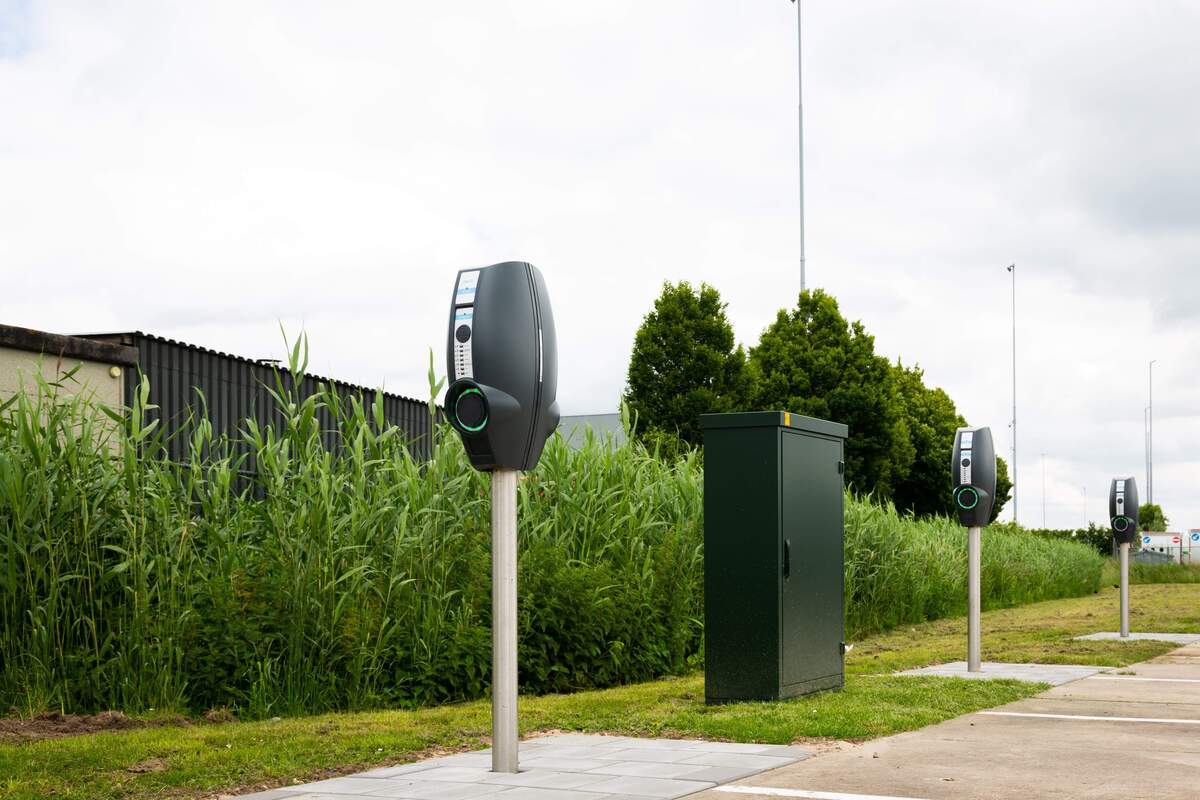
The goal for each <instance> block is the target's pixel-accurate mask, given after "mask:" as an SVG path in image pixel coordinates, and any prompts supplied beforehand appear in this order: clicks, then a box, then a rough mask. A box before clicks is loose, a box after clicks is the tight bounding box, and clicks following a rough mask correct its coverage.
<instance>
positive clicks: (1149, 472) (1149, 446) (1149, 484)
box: [1146, 361, 1155, 503]
mask: <svg viewBox="0 0 1200 800" xmlns="http://www.w3.org/2000/svg"><path fill="white" fill-rule="evenodd" d="M1154 364H1155V362H1154V361H1151V362H1150V407H1149V409H1147V412H1146V413H1147V416H1148V417H1149V419H1150V427H1149V429H1148V430H1147V433H1146V502H1147V503H1153V502H1154Z"/></svg>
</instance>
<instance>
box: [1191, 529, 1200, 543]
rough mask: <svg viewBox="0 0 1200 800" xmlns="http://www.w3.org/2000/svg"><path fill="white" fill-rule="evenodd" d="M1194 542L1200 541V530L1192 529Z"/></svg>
mask: <svg viewBox="0 0 1200 800" xmlns="http://www.w3.org/2000/svg"><path fill="white" fill-rule="evenodd" d="M1192 542H1193V543H1194V542H1200V531H1192Z"/></svg>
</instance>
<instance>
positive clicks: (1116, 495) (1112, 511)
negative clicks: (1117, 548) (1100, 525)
mask: <svg viewBox="0 0 1200 800" xmlns="http://www.w3.org/2000/svg"><path fill="white" fill-rule="evenodd" d="M1138 508H1139V506H1138V490H1137V481H1136V480H1135V479H1134V478H1133V477H1132V476H1130V477H1128V478H1113V480H1112V485H1111V486H1109V489H1108V519H1109V524H1110V525H1112V533H1113V541H1114V542H1116V543H1117V544H1131V543H1132V542H1133V539H1134V537H1135V536H1137V532H1138Z"/></svg>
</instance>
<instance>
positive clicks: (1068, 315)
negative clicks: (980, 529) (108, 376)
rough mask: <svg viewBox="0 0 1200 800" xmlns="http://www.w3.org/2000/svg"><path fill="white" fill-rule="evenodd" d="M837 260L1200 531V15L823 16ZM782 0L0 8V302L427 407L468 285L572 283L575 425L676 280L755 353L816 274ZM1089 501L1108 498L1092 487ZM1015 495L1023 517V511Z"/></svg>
mask: <svg viewBox="0 0 1200 800" xmlns="http://www.w3.org/2000/svg"><path fill="white" fill-rule="evenodd" d="M804 13H805V31H804V36H805V39H804V68H805V87H804V100H805V103H804V105H805V142H806V161H805V164H806V172H807V186H806V198H807V206H808V225H807V230H808V242H807V252H808V275H809V283H810V286H816V287H822V288H824V289H826V290H827V291H829V292H831V293H832V294H833V295H835V296H836V297H837V298H838V300H839V301H840V303H841V307H842V310H843V312H844V313H845V314H846V315H847V316H848V317H850V318H852V319H861V320H863V321H864V323H865V324H866V326H867V328H868V330H870V331H871V332H872V333H873V334H874V335H875V337H876V348H877V350H878V351H879V352H881V353H883V354H885V355H887V356H888V357H890V358H897V357H899V358H902V359H903V360H904V361H905V363H918V364H920V365H921V366H922V367H924V368H925V370H926V379H927V381H928V382H930V383H931V384H934V385H939V386H942V387H944V388H945V389H946V390H947V391H948V392H949V393H950V395H951V396H952V397H953V398H954V400H955V401H956V402H957V404H958V407H959V409H960V411H961V412H962V413H963V414H964V415H965V416H966V417H967V419H968V420H969V421H970V423H971V424H973V425H990V426H991V427H992V430H993V432H994V434H995V436H996V443H997V450H998V451H999V452H1002V453H1003V454H1004V455H1005V456H1006V457H1007V456H1009V455H1010V453H1009V448H1010V447H1011V433H1010V430H1009V426H1008V423H1009V420H1010V418H1011V413H1012V409H1011V402H1012V373H1011V335H1012V329H1011V316H1010V314H1011V299H1012V298H1011V294H1010V291H1011V288H1010V283H1009V274H1008V273H1007V272H1006V271H1005V266H1006V265H1007V264H1009V263H1013V262H1015V263H1016V264H1017V288H1016V302H1017V325H1018V336H1017V362H1018V364H1017V368H1018V374H1017V402H1018V411H1017V413H1018V425H1019V428H1018V430H1019V434H1020V437H1019V441H1018V452H1019V456H1020V458H1019V462H1018V466H1019V472H1018V479H1019V486H1020V494H1019V501H1020V517H1021V521H1022V522H1023V523H1026V524H1030V525H1040V524H1041V521H1042V502H1043V494H1042V458H1041V454H1042V453H1045V475H1046V493H1045V509H1046V510H1045V515H1046V522H1047V523H1048V524H1049V525H1051V526H1074V525H1078V524H1080V523H1082V522H1083V520H1084V518H1085V513H1086V516H1087V518H1090V519H1092V520H1097V521H1101V520H1104V519H1106V517H1107V490H1108V481H1109V479H1110V478H1111V477H1112V476H1114V475H1117V474H1120V475H1126V474H1134V475H1136V476H1137V477H1138V480H1139V483H1140V484H1142V489H1143V495H1144V492H1145V485H1144V484H1145V480H1144V478H1145V460H1144V436H1143V410H1144V408H1145V407H1146V405H1147V362H1148V360H1149V359H1151V358H1156V359H1158V363H1157V365H1156V366H1155V368H1154V387H1155V451H1156V458H1155V479H1156V480H1155V499H1156V500H1157V501H1158V502H1160V503H1162V504H1163V505H1164V506H1165V510H1166V512H1167V515H1168V516H1169V517H1170V518H1171V520H1172V523H1173V524H1172V528H1173V529H1176V530H1184V529H1186V528H1188V527H1200V407H1198V403H1200V398H1198V396H1197V382H1196V374H1197V368H1196V367H1197V364H1200V316H1198V313H1197V310H1198V309H1200V47H1198V46H1197V35H1198V34H1197V31H1200V4H1198V3H1195V2H1184V1H1183V0H1154V2H1148V3H1130V2H1128V0H1120V1H1117V0H1087V1H1086V2H1085V1H1084V0H1078V1H1073V0H1070V1H1069V0H1056V2H1053V3H1042V2H1026V3H1013V2H1011V0H1010V1H1009V2H999V0H988V1H987V2H985V1H983V0H974V2H971V3H963V2H961V0H941V1H935V0H905V1H904V2H899V1H898V0H895V1H885V0H856V2H853V3H835V2H829V1H826V2H812V1H811V0H810V1H809V2H807V3H806V5H805V9H804ZM795 64H796V32H795V7H794V6H793V5H792V4H791V3H788V2H786V1H785V0H755V1H754V2H751V1H750V0H737V2H731V1H730V0H725V1H724V2H718V0H703V1H701V0H654V2H633V0H605V1H604V2H593V3H567V2H562V0H512V1H511V2H504V1H503V0H489V1H488V2H483V1H482V0H466V2H457V3H427V2H414V1H413V0H408V1H407V2H375V3H353V2H344V3H337V4H330V3H322V2H278V3H266V2H263V3H242V2H228V3H216V2H206V3H160V2H150V0H145V2H139V3H122V2H96V1H95V0H87V1H86V2H78V3H69V2H55V3H36V2H26V1H25V0H0V273H2V275H3V278H4V284H3V286H4V288H3V290H2V291H0V322H4V323H7V324H12V325H22V326H27V327H33V328H39V329H43V330H50V331H54V332H63V333H78V332H93V331H114V330H142V331H146V332H150V333H155V334H159V335H162V336H168V337H172V338H177V339H182V340H184V341H187V342H192V343H195V344H200V345H204V346H207V347H212V348H216V349H220V350H225V351H229V352H233V353H237V354H240V355H245V356H251V357H264V356H278V355H280V354H281V351H282V344H281V338H280V332H279V325H280V323H282V324H283V326H284V327H285V328H286V329H287V330H288V332H289V333H293V334H294V333H297V332H299V331H300V330H301V329H303V330H306V331H307V332H308V334H309V336H310V337H311V341H312V368H313V369H314V371H317V372H320V373H322V374H325V375H328V376H333V377H338V378H342V379H346V380H351V381H356V382H360V383H365V384H368V385H375V386H377V385H380V384H383V385H385V386H386V388H388V389H389V390H392V391H396V392H400V393H403V394H408V395H413V396H417V397H425V396H426V395H427V388H426V386H427V383H426V379H425V371H426V368H427V360H428V351H429V349H430V348H433V351H434V354H435V358H436V362H437V364H438V367H439V370H441V368H442V366H441V365H442V364H443V363H444V349H443V348H444V341H443V340H444V336H445V329H446V313H447V306H448V300H449V295H450V292H451V289H452V286H451V284H452V280H453V276H454V273H455V272H456V271H457V270H458V269H461V268H463V267H467V266H478V265H485V264H489V263H494V262H497V261H504V260H509V259H520V260H527V261H531V262H532V263H534V264H537V265H538V266H539V267H540V268H541V269H542V271H543V272H544V273H545V275H546V279H547V283H548V285H549V288H550V291H551V296H552V298H553V301H554V310H555V318H556V321H557V325H558V332H559V352H560V363H561V365H562V366H561V371H560V376H559V397H560V402H561V405H562V407H563V410H564V412H566V413H585V412H601V411H610V410H613V409H615V408H616V404H617V398H618V395H619V393H620V391H621V389H622V387H623V385H624V378H625V370H626V366H627V361H628V357H629V351H630V347H631V344H632V340H633V334H634V331H635V329H636V327H637V325H638V323H639V322H640V320H641V318H642V316H643V315H644V314H645V313H646V311H647V310H648V308H649V306H650V304H651V302H652V301H653V299H654V297H655V295H656V294H657V293H658V291H659V289H660V287H661V284H662V282H663V281H666V280H669V281H675V280H681V279H686V280H690V281H693V282H699V281H707V282H708V283H711V284H712V285H714V286H716V287H717V288H718V289H719V290H720V291H721V293H722V295H723V296H724V298H725V299H726V300H727V301H728V303H729V314H730V317H731V319H732V320H733V322H734V326H735V328H736V331H737V335H738V338H739V340H740V341H741V342H743V343H745V344H746V345H747V346H750V345H753V344H754V343H755V342H756V341H757V339H758V336H759V334H760V333H761V332H762V330H763V328H764V327H765V326H766V325H768V324H769V323H770V322H771V320H772V319H773V318H774V315H775V312H776V311H777V310H778V309H779V308H781V307H784V306H789V305H793V304H794V302H795V297H796V293H797V291H798V288H799V269H798V254H799V233H798V226H797V205H798V203H797V192H796V174H797V155H796V133H797V122H796V75H795ZM1085 487H1086V491H1087V506H1086V510H1085V505H1084V490H1085ZM1006 516H1008V515H1007V514H1006Z"/></svg>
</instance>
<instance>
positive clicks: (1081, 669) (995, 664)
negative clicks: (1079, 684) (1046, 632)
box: [896, 661, 1109, 686]
mask: <svg viewBox="0 0 1200 800" xmlns="http://www.w3.org/2000/svg"><path fill="white" fill-rule="evenodd" d="M979 666H980V667H981V670H982V671H980V672H968V671H967V662H965V661H952V662H950V663H949V664H935V665H934V666H932V667H920V668H918V669H906V670H904V671H903V672H897V673H896V674H897V675H924V676H929V675H932V676H936V677H939V678H970V679H973V680H984V681H993V680H1014V681H1028V682H1030V683H1048V684H1050V685H1051V686H1058V685H1060V684H1064V683H1069V682H1071V681H1077V680H1079V679H1080V678H1086V677H1088V676H1089V675H1095V674H1096V673H1099V672H1107V671H1108V670H1109V668H1108V667H1091V666H1086V665H1080V664H1004V663H1001V662H999V661H984V662H983V663H982V664H980V665H979Z"/></svg>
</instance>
